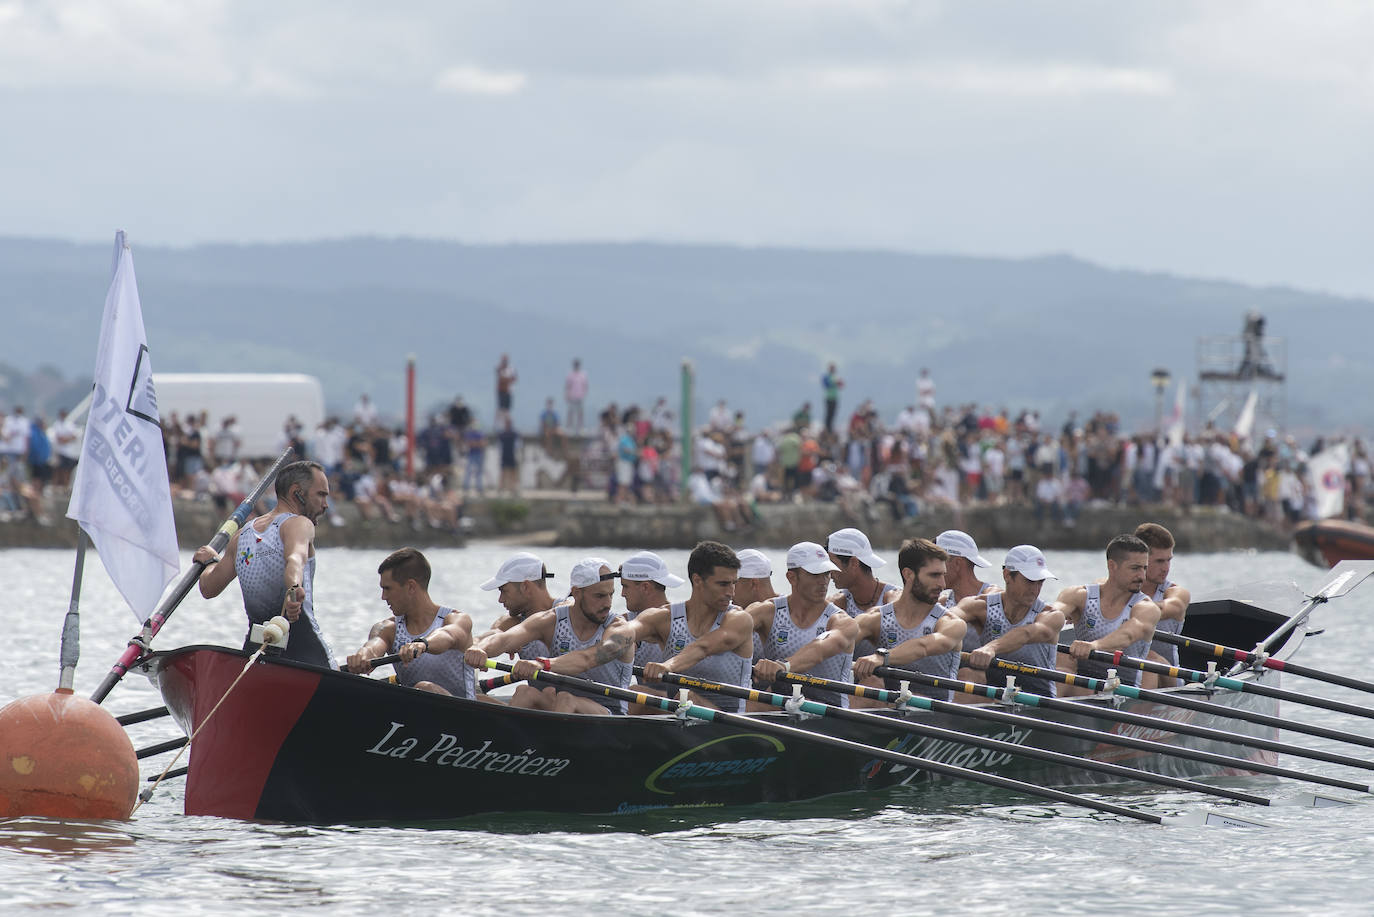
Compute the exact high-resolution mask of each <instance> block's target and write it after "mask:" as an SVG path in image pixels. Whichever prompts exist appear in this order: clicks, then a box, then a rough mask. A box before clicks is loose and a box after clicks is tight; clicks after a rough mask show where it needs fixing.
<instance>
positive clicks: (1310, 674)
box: [1155, 631, 1374, 693]
mask: <svg viewBox="0 0 1374 917" xmlns="http://www.w3.org/2000/svg"><path fill="white" fill-rule="evenodd" d="M1155 639H1156V640H1159V641H1161V642H1163V643H1172V644H1173V645H1174V646H1179V647H1182V648H1184V649H1190V650H1194V651H1196V652H1200V653H1204V654H1206V655H1209V656H1215V657H1216V658H1218V659H1225V660H1227V661H1228V662H1229V661H1234V662H1244V663H1246V664H1247V665H1251V666H1254V665H1261V666H1264V668H1266V669H1273V670H1274V671H1276V672H1285V673H1287V674H1289V675H1301V676H1302V677H1303V678H1311V679H1312V680H1313V681H1324V682H1326V683H1327V684H1332V685H1339V686H1341V687H1342V688H1351V689H1353V690H1356V691H1365V692H1369V693H1374V682H1368V681H1361V680H1360V679H1358V678H1350V677H1348V676H1345V675H1337V674H1336V673H1335V672H1326V671H1323V670H1321V669H1314V668H1311V667H1309V666H1305V665H1298V664H1297V663H1294V662H1287V661H1285V660H1283V659H1274V658H1272V657H1268V656H1265V657H1261V656H1257V655H1256V654H1254V653H1252V652H1249V651H1247V650H1242V649H1237V648H1236V647H1233V646H1223V645H1222V644H1220V643H1208V642H1207V641H1206V640H1197V639H1194V638H1192V637H1184V636H1182V635H1180V634H1165V633H1160V632H1158V631H1156V632H1155Z"/></svg>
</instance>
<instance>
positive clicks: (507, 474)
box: [496, 414, 520, 497]
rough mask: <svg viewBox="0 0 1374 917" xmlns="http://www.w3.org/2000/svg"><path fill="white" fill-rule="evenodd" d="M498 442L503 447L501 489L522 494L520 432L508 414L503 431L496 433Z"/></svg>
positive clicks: (514, 494) (515, 494)
mask: <svg viewBox="0 0 1374 917" xmlns="http://www.w3.org/2000/svg"><path fill="white" fill-rule="evenodd" d="M496 442H497V443H498V444H499V445H500V447H501V482H500V485H499V487H500V489H501V490H502V491H504V492H505V493H507V494H509V495H510V496H512V497H515V496H519V494H520V434H519V433H517V432H515V425H514V424H513V423H512V422H511V419H510V415H509V414H507V415H506V416H505V418H504V419H503V420H502V421H501V432H500V433H497V434H496Z"/></svg>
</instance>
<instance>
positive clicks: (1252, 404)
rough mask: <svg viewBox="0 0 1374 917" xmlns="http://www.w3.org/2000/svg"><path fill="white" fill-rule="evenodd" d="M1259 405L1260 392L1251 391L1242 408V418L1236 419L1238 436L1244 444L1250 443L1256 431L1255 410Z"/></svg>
mask: <svg viewBox="0 0 1374 917" xmlns="http://www.w3.org/2000/svg"><path fill="white" fill-rule="evenodd" d="M1258 405H1259V392H1257V391H1256V390H1255V389H1253V388H1252V389H1250V394H1249V395H1247V396H1246V398H1245V404H1244V405H1242V406H1241V409H1240V416H1239V417H1237V418H1236V436H1237V437H1239V438H1240V441H1241V442H1242V443H1247V444H1248V443H1249V442H1250V439H1251V437H1252V436H1253V435H1254V431H1255V408H1256V407H1257V406H1258Z"/></svg>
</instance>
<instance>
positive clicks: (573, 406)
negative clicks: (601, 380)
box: [563, 358, 591, 436]
mask: <svg viewBox="0 0 1374 917" xmlns="http://www.w3.org/2000/svg"><path fill="white" fill-rule="evenodd" d="M590 387H591V386H590V383H589V382H588V380H587V372H586V370H584V369H583V368H582V361H581V360H579V359H577V358H574V359H573V361H572V369H570V370H569V371H568V377H567V378H566V379H564V380H563V401H564V402H566V404H567V408H568V410H567V416H566V417H565V418H564V420H565V421H566V424H565V426H566V429H567V431H568V432H569V433H571V434H572V435H573V436H580V435H581V433H582V425H583V423H585V422H586V421H585V419H584V418H583V414H582V409H583V405H584V403H585V402H586V400H587V391H588V389H589V388H590Z"/></svg>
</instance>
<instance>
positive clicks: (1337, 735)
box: [890, 659, 1374, 770]
mask: <svg viewBox="0 0 1374 917" xmlns="http://www.w3.org/2000/svg"><path fill="white" fill-rule="evenodd" d="M992 665H993V666H994V667H995V668H996V669H997V670H998V671H1001V672H1008V673H1011V674H1014V675H1031V676H1034V677H1036V678H1045V679H1049V680H1050V681H1057V682H1060V683H1062V684H1066V685H1077V686H1080V687H1084V688H1087V689H1088V690H1089V691H1107V692H1109V693H1112V694H1116V695H1119V696H1121V697H1128V698H1130V699H1132V700H1144V701H1150V702H1151V703H1155V704H1163V705H1165V706H1169V707H1181V708H1182V709H1184V710H1193V711H1195V712H1197V713H1208V714H1211V715H1213V716H1220V717H1226V718H1229V719H1236V720H1244V721H1246V722H1248V723H1256V724H1258V725H1260V726H1272V727H1274V728H1275V729H1286V730H1288V731H1290V732H1301V733H1305V734H1307V735H1313V736H1317V737H1319V738H1323V739H1335V740H1336V741H1338V742H1348V743H1350V744H1351V745H1361V746H1364V747H1365V748H1374V739H1371V738H1369V737H1368V736H1362V735H1360V734H1359V733H1354V732H1342V731H1340V730H1336V729H1328V728H1326V727H1325V726H1314V725H1312V724H1310V723H1301V722H1298V721H1297V720H1289V719H1284V718H1283V717H1279V716H1271V715H1269V714H1267V713H1258V712H1256V711H1254V710H1243V709H1240V708H1238V707H1228V706H1226V705H1225V704H1214V703H1210V702H1208V701H1201V700H1194V699H1193V698H1190V697H1184V696H1182V694H1181V693H1178V692H1165V691H1154V690H1150V689H1149V688H1136V687H1133V686H1131V685H1111V684H1108V683H1107V681H1106V680H1105V679H1101V678H1090V677H1088V676H1086V675H1069V674H1067V673H1065V672H1060V671H1059V670H1057V669H1046V668H1042V667H1040V666H1035V665H1026V664H1024V663H1020V662H1010V661H1008V660H1006V659H994V660H993V661H992ZM890 671H891V674H892V676H893V677H897V678H908V677H910V678H911V680H912V681H913V682H914V683H915V684H927V682H925V681H923V680H920V679H918V678H916V676H918V675H920V674H921V673H919V672H908V671H906V670H905V669H891V670H890ZM957 684H966V683H965V682H958V683H957ZM950 686H951V682H949V681H948V680H944V681H942V682H941V684H940V685H939V687H946V688H947V687H950ZM975 687H981V686H975ZM1018 691H1019V689H1018ZM973 693H981V692H973ZM1024 693H1025V692H1020V693H1018V694H1017V697H1018V698H1020V697H1021V696H1022V695H1023V694H1024ZM989 696H990V695H989ZM1028 696H1035V695H1028ZM1047 699H1048V698H1047ZM1063 704H1067V705H1068V706H1067V707H1065V706H1061V705H1063ZM1054 709H1057V710H1065V711H1067V712H1070V713H1078V714H1079V715H1080V716H1097V715H1098V708H1096V707H1094V708H1091V710H1090V711H1089V710H1085V709H1084V708H1083V705H1082V704H1081V703H1078V702H1073V701H1064V700H1059V699H1057V698H1056V699H1055V701H1054ZM1163 722H1173V721H1172V720H1164V721H1163ZM1223 734H1227V735H1229V733H1223ZM1247 738H1248V737H1247ZM1231 741H1236V740H1234V739H1233V740H1231ZM1343 757H1344V756H1343ZM1354 762H1358V763H1354ZM1340 763H1352V764H1353V766H1355V767H1363V768H1366V769H1369V770H1374V762H1369V761H1363V760H1361V759H1358V758H1347V759H1346V760H1344V761H1342V762H1340Z"/></svg>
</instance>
